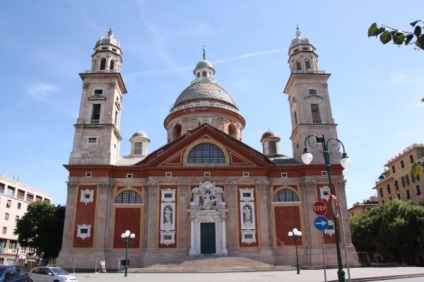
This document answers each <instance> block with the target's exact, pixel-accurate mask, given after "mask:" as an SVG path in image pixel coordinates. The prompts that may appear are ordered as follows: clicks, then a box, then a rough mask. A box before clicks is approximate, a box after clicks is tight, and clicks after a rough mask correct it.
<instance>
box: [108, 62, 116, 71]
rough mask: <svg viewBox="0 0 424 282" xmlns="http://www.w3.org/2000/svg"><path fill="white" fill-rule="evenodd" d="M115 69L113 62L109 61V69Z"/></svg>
mask: <svg viewBox="0 0 424 282" xmlns="http://www.w3.org/2000/svg"><path fill="white" fill-rule="evenodd" d="M114 67H115V60H110V66H109V69H110V70H113V68H114Z"/></svg>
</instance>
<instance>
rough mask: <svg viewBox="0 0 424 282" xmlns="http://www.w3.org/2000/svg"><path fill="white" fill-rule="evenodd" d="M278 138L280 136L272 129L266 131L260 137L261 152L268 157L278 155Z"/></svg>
mask: <svg viewBox="0 0 424 282" xmlns="http://www.w3.org/2000/svg"><path fill="white" fill-rule="evenodd" d="M280 140H281V138H280V137H278V136H277V134H276V133H275V132H274V131H272V130H268V131H266V132H265V133H264V134H263V135H262V138H261V143H262V146H263V154H264V155H265V156H267V157H268V158H272V157H276V156H279V155H280Z"/></svg>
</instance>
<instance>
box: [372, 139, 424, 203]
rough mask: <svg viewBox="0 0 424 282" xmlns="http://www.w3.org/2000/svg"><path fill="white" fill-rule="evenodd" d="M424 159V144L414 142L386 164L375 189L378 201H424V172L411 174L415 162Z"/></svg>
mask: <svg viewBox="0 0 424 282" xmlns="http://www.w3.org/2000/svg"><path fill="white" fill-rule="evenodd" d="M419 161H424V144H413V145H411V146H409V147H407V148H406V149H405V150H403V152H401V153H400V154H398V155H397V156H395V157H394V158H392V159H391V160H389V161H388V162H387V163H386V164H385V171H384V172H383V173H382V174H381V175H380V177H379V179H378V181H377V182H376V183H375V187H374V188H373V189H375V190H376V192H377V197H378V202H379V203H380V204H385V203H388V202H390V201H393V200H395V199H399V200H401V201H408V202H417V201H420V202H422V201H424V195H423V193H422V189H423V188H424V172H421V173H420V174H419V175H417V176H413V175H412V174H411V168H412V164H413V163H414V162H419Z"/></svg>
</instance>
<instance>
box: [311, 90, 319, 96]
mask: <svg viewBox="0 0 424 282" xmlns="http://www.w3.org/2000/svg"><path fill="white" fill-rule="evenodd" d="M317 94H318V91H317V90H316V89H309V95H317Z"/></svg>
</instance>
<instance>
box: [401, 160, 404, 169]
mask: <svg viewBox="0 0 424 282" xmlns="http://www.w3.org/2000/svg"><path fill="white" fill-rule="evenodd" d="M400 167H401V168H405V163H404V162H403V160H401V161H400Z"/></svg>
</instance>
